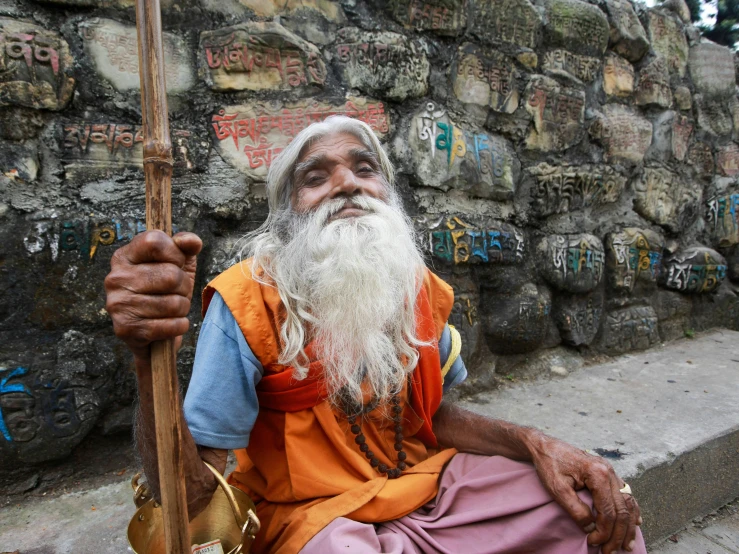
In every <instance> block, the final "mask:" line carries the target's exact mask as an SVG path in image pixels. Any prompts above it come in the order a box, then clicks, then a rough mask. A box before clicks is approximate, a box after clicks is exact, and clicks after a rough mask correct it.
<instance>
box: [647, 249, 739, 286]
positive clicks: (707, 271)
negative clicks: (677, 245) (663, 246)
mask: <svg viewBox="0 0 739 554" xmlns="http://www.w3.org/2000/svg"><path fill="white" fill-rule="evenodd" d="M727 270H728V267H727V264H726V259H725V258H724V257H723V256H722V255H721V254H719V253H718V252H716V251H715V250H712V249H710V248H706V247H705V246H696V247H692V248H686V249H684V250H683V249H681V250H678V251H677V252H675V253H674V254H673V255H671V256H669V257H667V258H666V259H665V267H664V271H663V272H662V282H661V284H662V285H663V286H665V287H666V288H668V289H672V290H676V291H678V292H682V293H688V294H700V293H704V292H713V291H714V290H716V289H717V288H718V287H719V286H720V285H721V283H722V282H723V280H724V279H725V278H726V273H727Z"/></svg>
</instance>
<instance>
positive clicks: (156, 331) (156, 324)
mask: <svg viewBox="0 0 739 554" xmlns="http://www.w3.org/2000/svg"><path fill="white" fill-rule="evenodd" d="M189 329H190V320H189V319H187V318H186V317H176V318H166V319H145V320H140V321H138V322H126V323H125V324H122V323H121V322H120V321H116V320H113V332H114V333H115V334H116V336H117V337H119V338H120V339H121V340H123V341H125V342H126V343H127V344H129V345H131V347H132V348H134V349H140V348H143V347H145V346H147V345H149V344H151V343H152V342H155V341H159V340H169V339H174V338H177V337H179V336H182V335H184V334H185V333H187V331H188V330H189Z"/></svg>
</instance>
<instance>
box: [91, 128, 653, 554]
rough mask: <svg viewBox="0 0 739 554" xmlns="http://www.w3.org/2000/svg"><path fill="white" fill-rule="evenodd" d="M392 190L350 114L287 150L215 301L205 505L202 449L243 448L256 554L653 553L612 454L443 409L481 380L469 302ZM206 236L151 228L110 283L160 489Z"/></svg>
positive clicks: (189, 460) (197, 410) (383, 160)
mask: <svg viewBox="0 0 739 554" xmlns="http://www.w3.org/2000/svg"><path fill="white" fill-rule="evenodd" d="M393 183H394V178H393V168H392V165H391V163H390V161H389V160H388V157H387V155H386V154H385V152H384V151H383V149H382V147H381V145H380V143H379V141H378V139H377V137H376V136H375V135H374V134H373V132H372V130H371V129H370V128H369V127H368V126H367V125H365V124H364V123H362V122H359V121H356V120H353V119H350V118H346V117H338V116H337V117H331V118H329V119H327V120H326V121H324V122H321V123H316V124H313V125H311V126H310V127H308V128H306V129H305V130H304V131H302V132H301V133H300V134H299V135H298V136H297V137H295V139H294V140H293V141H292V142H291V143H290V145H289V146H288V147H287V148H286V149H285V150H284V151H283V152H282V153H281V154H280V156H279V157H278V158H277V159H276V160H275V161H274V163H273V165H272V166H271V168H270V171H269V175H268V178H267V193H268V198H269V209H270V212H269V216H268V218H267V220H266V221H265V223H264V224H263V225H262V226H261V227H260V228H259V229H258V230H257V231H256V232H254V233H252V234H251V235H249V236H248V237H247V241H246V245H247V246H246V249H247V251H248V259H244V261H242V262H241V263H239V264H236V265H235V266H233V267H231V268H230V269H228V270H226V271H225V272H224V273H222V274H221V275H220V276H218V277H217V278H216V279H215V280H214V281H213V282H211V283H210V284H209V285H208V286H207V287H206V289H205V291H204V293H203V312H204V314H205V319H204V321H203V324H202V327H201V330H200V336H199V339H198V347H197V352H196V356H195V363H194V367H193V374H192V380H191V382H190V386H189V389H188V391H187V395H186V397H185V401H184V414H183V416H184V418H185V420H186V422H187V427H188V429H186V430H185V435H186V436H185V437H183V439H184V464H185V474H186V479H187V497H188V508H189V513H190V516H191V517H193V516H194V515H195V514H197V513H198V512H199V511H200V510H202V509H203V508H204V507H205V506H206V505H207V504H208V501H209V499H210V497H211V495H212V493H213V491H214V490H215V487H216V483H215V480H214V479H213V476H212V474H211V473H210V472H209V470H208V469H207V468H206V466H205V465H204V464H203V461H207V462H210V463H211V464H212V465H214V466H215V467H216V468H218V469H219V470H220V471H221V472H223V471H224V470H225V468H226V457H227V452H228V450H234V451H235V454H236V458H237V461H238V467H237V468H236V470H235V471H234V472H233V473H232V474H231V475H230V476H229V482H230V483H231V484H233V485H234V486H237V487H239V488H241V489H243V490H244V491H246V492H247V493H248V494H249V495H250V496H251V497H252V499H253V500H254V501H255V502H256V505H257V510H258V515H259V518H260V519H261V521H262V529H261V531H260V532H259V534H258V536H257V540H256V543H255V546H254V550H255V551H257V552H280V553H295V552H299V551H300V552H309V553H332V552H352V553H355V552H359V553H365V552H394V553H396V552H397V553H400V552H403V553H411V552H413V553H416V552H424V553H431V552H450V553H459V552H500V553H502V552H508V553H513V552H537V553H557V554H580V553H582V554H585V553H591V554H595V553H596V552H599V551H601V550H602V552H603V554H611V553H612V552H616V551H622V550H626V551H629V552H646V550H645V547H644V543H643V540H642V538H641V533H640V531H639V527H638V526H639V524H640V523H641V518H640V515H639V508H638V506H637V503H636V502H635V500H634V499H633V497H632V496H631V495H630V494H628V489H627V488H624V485H625V484H624V483H623V481H622V480H621V479H620V478H619V477H618V476H617V475H616V474H615V473H614V471H613V469H612V468H611V466H610V465H609V464H607V463H606V462H604V461H603V460H602V459H600V458H598V457H596V456H592V455H589V454H587V453H585V452H583V451H581V450H578V449H576V448H574V447H572V446H570V445H567V444H565V443H563V442H561V441H558V440H556V439H554V438H552V437H548V436H546V435H544V434H543V433H541V432H539V431H537V430H535V429H531V428H525V427H520V426H517V425H514V424H512V423H507V422H504V421H498V420H493V419H488V418H485V417H482V416H479V415H476V414H473V413H471V412H468V411H465V410H463V409H462V408H460V407H458V406H455V405H454V404H451V403H447V402H444V400H443V395H444V392H445V391H446V390H448V389H449V388H450V387H452V386H454V385H455V384H457V383H458V382H460V381H461V380H463V379H464V378H465V376H466V370H465V368H464V364H463V363H462V360H461V359H460V358H459V335H458V334H457V333H456V331H455V330H454V329H453V328H451V327H450V326H449V325H447V318H448V317H449V314H450V311H451V308H452V304H453V294H452V291H451V288H450V287H449V286H448V285H447V284H446V283H444V282H443V281H442V280H441V279H439V278H438V277H436V276H435V275H434V274H433V273H431V272H430V271H429V270H428V269H426V267H425V265H424V260H423V255H422V251H421V249H420V248H419V245H418V244H417V242H416V238H415V234H414V231H413V228H412V225H411V221H410V220H409V218H408V216H407V215H406V214H405V212H404V211H403V209H402V207H401V204H400V200H399V198H398V194H397V192H396V190H395V188H394V184H393ZM201 246H202V243H201V241H200V239H199V238H198V237H197V236H195V235H193V234H192V233H179V234H178V235H175V236H174V237H172V238H169V237H167V236H166V235H165V234H163V233H161V232H147V233H144V234H141V235H139V236H137V237H136V238H135V239H134V240H133V241H132V242H131V243H130V244H129V245H127V246H125V247H123V248H121V249H120V250H118V251H117V252H116V253H115V255H114V257H113V260H112V264H111V265H112V270H111V272H110V274H109V275H108V277H107V279H106V283H105V284H106V291H107V295H108V300H107V309H108V312H109V313H110V315H111V317H112V319H113V324H114V329H115V332H116V334H117V335H118V336H119V337H120V338H121V339H123V340H124V341H125V342H126V344H127V345H128V346H129V347H130V349H131V350H132V351H133V354H134V357H135V364H136V372H137V376H138V387H139V394H140V410H139V412H140V413H139V417H138V423H137V435H138V436H137V443H138V445H139V450H140V452H141V455H142V458H143V461H144V465H145V470H146V474H147V476H148V478H149V480H150V482H151V483H152V485H153V487H154V489H155V490H156V488H157V471H156V467H157V464H156V441H155V434H154V428H153V407H152V400H151V375H150V365H149V344H150V343H151V342H152V341H156V340H162V339H167V338H172V337H181V336H182V335H183V334H184V333H186V332H187V330H188V327H189V321H188V319H187V315H188V312H189V310H190V301H191V298H192V294H193V283H194V280H195V273H196V257H197V254H198V253H199V252H200V249H201ZM245 258H247V256H245ZM624 491H626V492H624Z"/></svg>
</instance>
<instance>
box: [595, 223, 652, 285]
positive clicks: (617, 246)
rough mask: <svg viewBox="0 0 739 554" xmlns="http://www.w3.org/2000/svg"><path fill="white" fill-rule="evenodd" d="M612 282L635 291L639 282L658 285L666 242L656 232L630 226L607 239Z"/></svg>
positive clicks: (607, 258) (609, 270)
mask: <svg viewBox="0 0 739 554" xmlns="http://www.w3.org/2000/svg"><path fill="white" fill-rule="evenodd" d="M605 245H606V265H607V267H608V282H609V283H610V285H611V287H613V288H614V289H615V290H626V291H629V292H631V291H633V290H634V287H635V286H636V284H637V283H639V282H641V283H645V284H654V283H656V282H657V277H658V276H659V273H660V270H661V268H662V249H663V248H664V241H663V240H662V238H661V237H660V236H659V235H658V234H657V233H654V232H653V231H649V230H645V229H636V228H634V227H627V228H626V229H622V230H621V231H618V232H615V233H609V234H608V235H607V236H606V244H605Z"/></svg>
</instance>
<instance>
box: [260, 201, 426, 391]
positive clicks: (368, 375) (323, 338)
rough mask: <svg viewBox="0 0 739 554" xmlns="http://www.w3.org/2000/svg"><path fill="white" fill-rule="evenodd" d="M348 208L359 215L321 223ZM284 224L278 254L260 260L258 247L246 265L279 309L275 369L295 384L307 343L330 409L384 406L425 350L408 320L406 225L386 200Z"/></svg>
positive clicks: (337, 206)
mask: <svg viewBox="0 0 739 554" xmlns="http://www.w3.org/2000/svg"><path fill="white" fill-rule="evenodd" d="M347 203H351V204H354V205H355V206H357V207H360V208H362V209H364V210H365V211H366V212H368V213H367V215H363V216H361V217H356V218H346V219H337V220H334V221H331V222H329V223H326V222H327V221H328V219H329V218H330V217H331V215H333V214H335V213H337V212H338V211H339V210H341V209H342V208H343V207H345V205H346V204H347ZM283 222H284V223H285V225H284V228H283V232H282V233H279V234H280V235H282V239H283V240H281V241H280V242H281V244H280V245H279V247H272V248H266V247H265V248H262V249H261V250H262V254H263V256H262V258H263V259H260V255H259V254H260V248H259V247H258V246H257V247H256V248H255V262H256V263H255V264H254V267H255V268H257V267H263V268H264V269H265V270H266V272H267V274H268V275H269V276H270V277H271V278H272V279H273V280H274V282H275V284H276V285H277V289H278V291H279V293H280V297H281V298H282V301H283V303H284V304H285V307H286V310H287V320H286V321H285V323H284V325H283V326H282V330H281V336H282V340H283V350H282V355H281V357H280V360H279V361H280V363H284V364H289V365H293V366H294V367H295V368H296V375H295V376H296V378H297V379H304V378H305V377H306V375H307V364H306V362H307V360H306V357H305V352H304V350H303V347H304V345H305V344H307V343H308V342H310V341H311V340H314V341H315V342H314V345H313V346H314V356H315V357H316V358H317V359H320V360H322V361H323V379H324V381H325V385H326V390H327V392H328V394H329V400H330V401H331V402H332V403H333V404H334V405H345V404H347V402H348V403H349V404H359V405H361V399H362V397H363V391H366V392H367V393H371V395H372V397H373V398H374V400H378V401H380V402H382V401H387V400H389V398H390V397H391V396H392V395H393V394H395V393H397V392H399V391H400V389H401V388H402V387H403V383H404V381H405V379H406V376H407V375H408V374H409V373H410V372H411V371H412V370H413V369H414V368H415V366H416V363H417V361H418V353H417V351H416V349H415V347H417V346H420V345H422V344H424V343H423V342H421V341H419V340H418V339H417V337H416V325H415V314H414V306H415V301H416V296H417V294H418V291H419V289H420V287H421V285H422V282H423V271H424V262H423V257H422V256H421V254H420V251H419V248H418V246H417V244H416V241H415V233H414V231H413V227H412V223H411V221H410V219H409V218H408V217H407V216H406V215H405V213H404V212H403V210H402V208H401V207H400V204H399V202H398V201H397V199H395V198H393V199H392V200H391V201H390V204H387V203H385V202H383V201H380V200H377V199H374V198H371V197H366V196H361V197H354V198H352V199H351V200H348V199H345V198H339V199H333V200H328V201H325V202H323V203H322V204H321V205H320V206H319V207H318V208H317V209H316V210H314V211H313V212H310V213H307V214H299V215H296V214H294V213H292V214H290V216H289V223H287V221H286V220H283ZM256 242H257V243H258V242H259V240H257V241H256ZM275 246H276V245H275ZM266 258H268V259H266Z"/></svg>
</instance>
